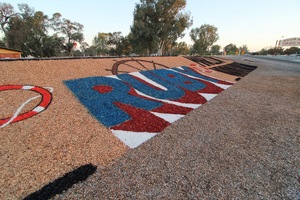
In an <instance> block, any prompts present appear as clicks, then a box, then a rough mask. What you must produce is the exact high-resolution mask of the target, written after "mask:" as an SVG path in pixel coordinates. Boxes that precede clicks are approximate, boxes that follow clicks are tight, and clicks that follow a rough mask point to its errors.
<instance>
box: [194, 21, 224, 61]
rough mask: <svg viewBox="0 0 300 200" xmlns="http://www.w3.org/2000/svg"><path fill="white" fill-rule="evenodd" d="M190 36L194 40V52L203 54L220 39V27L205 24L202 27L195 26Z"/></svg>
mask: <svg viewBox="0 0 300 200" xmlns="http://www.w3.org/2000/svg"><path fill="white" fill-rule="evenodd" d="M190 37H191V39H192V41H193V42H194V45H193V51H192V52H193V53H196V54H200V55H203V54H205V53H206V52H207V51H208V49H209V48H210V47H211V46H212V45H213V43H215V42H216V41H217V40H218V39H219V35H218V28H217V27H215V26H213V25H209V24H204V25H202V26H201V27H200V28H193V29H192V30H191V32H190Z"/></svg>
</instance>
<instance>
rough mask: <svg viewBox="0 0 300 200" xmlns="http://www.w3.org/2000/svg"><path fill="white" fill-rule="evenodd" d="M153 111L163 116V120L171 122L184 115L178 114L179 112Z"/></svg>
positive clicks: (158, 115)
mask: <svg viewBox="0 0 300 200" xmlns="http://www.w3.org/2000/svg"><path fill="white" fill-rule="evenodd" d="M151 113H152V114H154V115H156V116H157V117H160V118H162V119H163V120H165V121H167V122H169V123H173V122H175V121H177V120H178V119H180V118H182V117H184V115H178V114H166V113H158V112H151Z"/></svg>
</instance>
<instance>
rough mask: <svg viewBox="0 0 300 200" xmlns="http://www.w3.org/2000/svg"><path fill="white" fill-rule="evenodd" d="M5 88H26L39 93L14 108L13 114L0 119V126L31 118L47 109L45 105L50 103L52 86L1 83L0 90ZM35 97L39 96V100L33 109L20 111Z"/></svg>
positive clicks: (5, 89)
mask: <svg viewBox="0 0 300 200" xmlns="http://www.w3.org/2000/svg"><path fill="white" fill-rule="evenodd" d="M7 90H27V91H33V92H36V93H38V94H39V95H37V96H35V97H32V98H30V99H28V100H27V101H25V102H24V103H23V104H22V105H21V106H20V107H19V108H18V109H16V112H15V113H14V114H13V116H10V117H6V118H3V119H0V128H3V127H5V126H7V125H9V124H11V123H15V122H19V121H22V120H25V119H28V118H31V117H33V116H35V115H37V114H39V113H41V112H42V111H44V110H45V109H47V107H48V106H49V105H50V103H51V101H52V90H53V88H50V87H46V88H42V87H39V86H31V85H1V86H0V92H1V91H7ZM37 98H41V101H40V103H39V104H38V105H37V106H36V107H35V108H34V109H32V110H29V111H27V112H24V113H22V112H21V111H22V109H23V108H24V107H25V106H26V104H28V103H29V102H30V101H32V100H34V99H37Z"/></svg>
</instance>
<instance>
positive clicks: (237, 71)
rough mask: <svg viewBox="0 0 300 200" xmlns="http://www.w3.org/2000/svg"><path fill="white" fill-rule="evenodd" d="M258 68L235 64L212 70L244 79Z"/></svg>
mask: <svg viewBox="0 0 300 200" xmlns="http://www.w3.org/2000/svg"><path fill="white" fill-rule="evenodd" d="M256 68H257V67H256V66H251V65H245V64H240V63H236V62H234V63H231V64H228V65H223V66H218V67H213V68H211V69H213V70H215V71H219V72H223V73H226V74H230V75H234V76H240V77H244V76H246V75H247V74H249V73H250V72H252V71H253V70H255V69H256Z"/></svg>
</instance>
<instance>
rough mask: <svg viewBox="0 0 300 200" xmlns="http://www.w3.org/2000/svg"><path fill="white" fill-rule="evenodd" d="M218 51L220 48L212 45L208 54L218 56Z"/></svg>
mask: <svg viewBox="0 0 300 200" xmlns="http://www.w3.org/2000/svg"><path fill="white" fill-rule="evenodd" d="M220 50H221V46H220V45H213V46H212V47H211V48H210V53H211V54H213V55H220V54H221V53H220Z"/></svg>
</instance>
